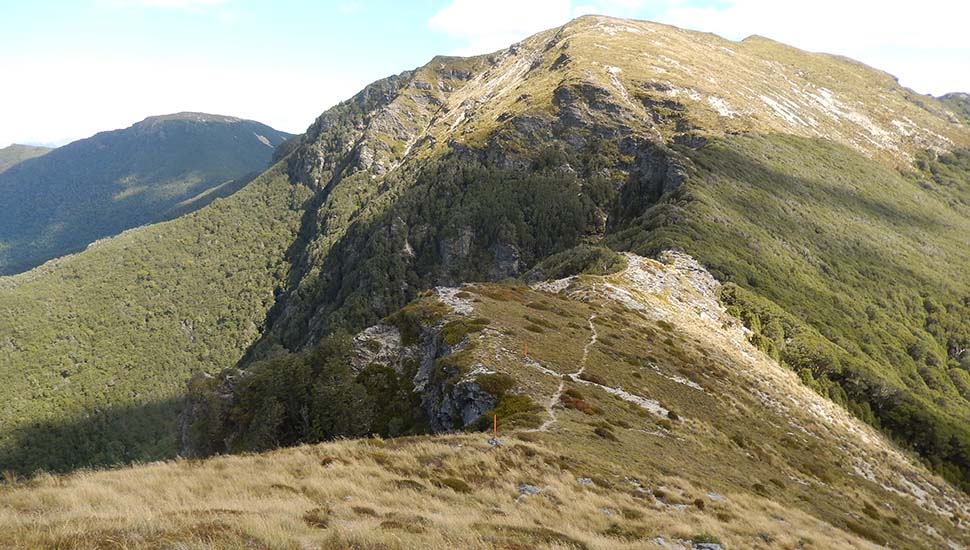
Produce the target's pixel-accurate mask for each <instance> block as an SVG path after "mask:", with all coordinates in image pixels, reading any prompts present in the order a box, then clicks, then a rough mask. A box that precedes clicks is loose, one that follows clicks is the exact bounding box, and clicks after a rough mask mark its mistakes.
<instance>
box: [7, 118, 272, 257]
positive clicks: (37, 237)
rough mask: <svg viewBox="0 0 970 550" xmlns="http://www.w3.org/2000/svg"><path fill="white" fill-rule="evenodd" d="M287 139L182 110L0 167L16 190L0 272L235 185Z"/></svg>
mask: <svg viewBox="0 0 970 550" xmlns="http://www.w3.org/2000/svg"><path fill="white" fill-rule="evenodd" d="M289 137H291V136H290V135H289V134H285V133H282V132H277V131H276V130H273V129H272V128H270V127H268V126H265V125H262V124H260V123H258V122H254V121H245V120H243V119H238V118H234V117H224V116H219V115H207V114H203V113H177V114H174V115H163V116H160V117H149V118H147V119H145V120H144V121H142V122H139V123H136V124H134V125H132V126H130V127H128V128H125V129H121V130H112V131H107V132H100V133H98V134H96V135H94V136H92V137H90V138H86V139H82V140H78V141H75V142H73V143H70V144H67V145H65V146H62V147H59V148H58V149H55V150H53V151H51V152H50V153H48V154H46V155H44V156H42V157H39V158H35V159H31V160H28V161H24V162H20V163H18V164H16V165H14V166H12V167H11V168H9V169H8V170H6V171H5V172H3V173H2V174H0V190H2V192H3V193H5V194H6V195H7V197H8V198H9V203H8V206H7V208H6V209H5V213H4V218H3V220H2V221H0V272H2V273H6V274H10V273H15V272H19V271H24V270H26V269H27V268H29V267H33V266H35V265H37V264H39V263H41V262H43V261H45V260H48V259H51V258H53V257H56V256H59V255H61V254H64V253H67V252H76V251H79V250H82V249H83V248H84V247H85V246H86V245H87V244H88V243H90V242H92V241H93V240H96V239H98V238H103V237H107V236H110V235H114V234H117V233H119V232H120V231H123V230H124V229H128V228H130V227H135V226H138V225H143V224H145V223H151V222H157V221H163V220H165V219H170V218H172V217H175V216H177V215H178V214H179V213H181V212H185V211H187V210H190V209H191V208H198V207H199V206H202V205H204V204H206V202H207V201H208V200H212V199H214V198H216V197H218V196H225V195H226V194H229V193H232V192H234V191H236V190H238V189H239V188H240V187H242V186H243V185H245V183H246V181H247V178H252V177H253V176H255V175H256V174H257V173H259V172H262V171H263V170H265V169H266V168H268V167H269V164H270V160H271V158H272V155H273V152H274V150H275V146H276V145H279V144H280V143H282V142H283V141H284V140H285V139H288V138H289ZM206 192H209V193H206ZM193 198H195V199H196V200H195V201H193V200H192V199H193ZM183 203H184V204H183Z"/></svg>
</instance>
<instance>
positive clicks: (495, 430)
mask: <svg viewBox="0 0 970 550" xmlns="http://www.w3.org/2000/svg"><path fill="white" fill-rule="evenodd" d="M492 439H498V415H497V414H493V415H492Z"/></svg>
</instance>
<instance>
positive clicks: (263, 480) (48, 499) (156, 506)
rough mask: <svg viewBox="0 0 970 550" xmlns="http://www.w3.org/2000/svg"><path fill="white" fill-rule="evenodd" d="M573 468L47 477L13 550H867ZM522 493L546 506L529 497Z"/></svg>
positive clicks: (799, 524) (215, 468)
mask: <svg viewBox="0 0 970 550" xmlns="http://www.w3.org/2000/svg"><path fill="white" fill-rule="evenodd" d="M565 452H568V448H566V447H564V446H563V444H562V443H560V442H559V441H558V440H557V439H556V438H550V439H548V440H546V439H543V440H541V441H539V442H535V443H528V442H525V441H521V440H518V439H517V438H515V437H509V438H506V439H505V444H504V445H502V446H499V447H493V446H490V445H488V444H487V443H486V442H485V438H484V437H483V436H480V435H456V436H440V437H427V438H407V439H400V440H389V441H382V440H362V441H341V442H334V443H328V444H324V445H317V446H306V447H300V448H294V449H287V450H281V451H276V452H272V453H266V454H263V455H251V456H230V457H219V458H214V459H211V460H207V461H175V462H167V463H158V464H149V465H143V466H137V467H134V468H131V469H124V470H115V471H103V472H81V473H76V474H73V475H69V476H64V477H53V476H41V477H38V478H36V479H33V480H31V481H29V482H26V483H23V484H20V485H17V486H12V487H11V486H7V487H4V488H3V490H2V491H0V527H2V529H0V546H2V547H5V548H7V547H10V548H157V547H163V546H166V545H170V546H172V547H178V548H239V547H241V546H247V547H254V548H330V547H358V548H415V547H421V548H442V549H444V548H455V547H459V548H490V547H496V546H506V547H533V546H534V547H543V548H643V547H644V544H651V542H650V541H651V540H652V539H653V538H654V537H657V536H663V537H665V538H666V539H668V540H670V539H676V538H680V539H684V540H686V539H690V538H691V537H694V536H697V535H701V534H704V533H718V536H719V538H720V539H721V540H722V541H725V542H726V543H728V544H729V545H730V546H732V547H740V546H741V545H742V544H743V543H742V541H749V540H752V539H753V538H761V539H763V540H771V541H773V542H772V544H774V545H775V546H773V547H782V548H783V547H792V548H794V547H797V545H798V543H799V541H800V540H805V538H806V536H805V535H807V534H809V533H811V537H812V538H813V540H814V541H815V543H816V544H818V546H817V547H819V548H833V547H840V546H848V545H864V544H863V543H862V542H861V541H859V540H858V539H855V538H853V537H851V536H850V535H848V534H846V533H844V532H840V531H838V530H835V529H834V528H833V529H831V530H830V531H829V532H820V530H819V528H818V525H817V523H818V522H817V520H815V519H814V518H811V517H810V516H807V515H805V514H791V511H789V510H782V509H780V508H779V507H778V506H777V505H774V504H772V503H770V502H767V501H765V500H763V499H758V498H752V497H750V496H741V495H737V496H735V495H732V496H731V497H729V498H728V500H727V501H725V502H714V501H712V500H711V499H710V498H709V497H706V496H704V495H705V493H704V492H703V491H702V490H701V489H698V488H696V487H694V486H693V485H692V484H691V483H689V482H687V481H686V480H683V479H680V478H677V477H673V476H669V477H664V478H663V489H659V488H658V489H656V490H655V491H647V490H644V491H643V492H640V491H637V490H636V487H635V486H634V485H633V484H630V483H623V482H622V481H619V480H618V481H616V482H612V481H609V480H604V479H597V478H596V476H594V477H593V479H595V480H596V482H595V483H596V484H590V485H584V484H581V483H579V482H577V475H581V474H582V472H583V471H584V468H585V466H584V465H582V464H577V465H575V466H574V467H573V468H570V467H568V466H567V465H565V464H564V463H563V458H562V456H563V453H565ZM596 467H597V466H596V465H593V466H592V468H593V469H594V470H595V468H596ZM448 478H454V479H461V480H464V481H465V482H466V483H467V484H468V485H469V486H470V488H471V490H470V492H467V493H466V492H463V491H455V490H453V489H451V488H449V487H447V486H445V484H443V483H441V481H442V480H444V479H448ZM523 483H528V484H530V485H534V486H536V487H539V488H540V489H541V492H540V493H539V494H537V495H523V494H521V493H520V491H519V486H520V484H523ZM601 485H605V486H601ZM654 493H656V494H657V495H660V497H661V498H657V497H655V496H654ZM697 499H701V501H702V502H705V503H706V504H705V505H702V506H703V509H702V508H701V507H699V506H698V505H697V504H695V500H697ZM680 507H683V509H682V510H680V509H678V508H680ZM774 514H777V515H779V516H780V515H782V514H784V516H785V517H786V518H787V522H786V523H781V522H778V521H774V520H773V519H772V515H774ZM799 533H802V534H803V535H802V536H799ZM732 542H733V543H734V544H731V543H732Z"/></svg>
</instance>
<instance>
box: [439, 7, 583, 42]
mask: <svg viewBox="0 0 970 550" xmlns="http://www.w3.org/2000/svg"><path fill="white" fill-rule="evenodd" d="M572 15H573V11H572V5H571V2H570V1H569V0H493V1H491V2H480V1H475V0H454V1H453V2H452V3H451V4H448V5H447V6H445V7H444V8H442V9H441V10H440V11H438V13H436V14H434V16H432V17H431V20H430V21H428V26H429V27H430V28H431V29H432V30H436V31H440V32H443V33H445V34H448V35H450V36H452V37H455V38H459V39H462V40H463V41H464V42H465V45H464V46H462V47H460V48H459V49H457V50H456V51H454V52H452V53H453V54H455V55H476V54H482V53H488V52H493V51H495V50H499V49H502V48H505V47H507V46H509V45H510V44H512V43H514V42H517V41H519V40H522V39H523V38H525V37H527V36H529V35H531V34H533V33H536V32H539V31H542V30H545V29H549V28H552V27H555V26H557V25H562V24H563V23H565V22H567V21H569V19H570V18H572Z"/></svg>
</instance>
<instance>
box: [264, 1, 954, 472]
mask: <svg viewBox="0 0 970 550" xmlns="http://www.w3.org/2000/svg"><path fill="white" fill-rule="evenodd" d="M873 97H878V98H879V101H873V100H872V99H871V98H873ZM954 116H955V115H953V113H952V111H951V110H949V109H948V107H947V104H946V103H942V102H938V101H937V100H935V99H934V98H931V97H924V96H917V95H916V94H914V93H912V92H911V91H910V90H907V89H905V88H902V87H900V86H899V85H898V84H897V83H896V82H895V80H894V79H892V78H891V77H890V76H888V75H886V74H885V73H882V72H880V71H877V70H874V69H871V68H869V67H866V66H864V65H861V64H859V63H856V62H853V61H851V60H847V59H844V58H840V57H834V56H829V55H820V54H810V53H806V52H802V51H799V50H795V49H793V48H790V47H787V46H784V45H781V44H777V43H775V42H771V41H768V40H765V39H761V38H757V37H756V38H751V39H748V40H744V41H742V42H739V43H734V42H730V41H725V40H723V39H720V38H718V37H715V36H711V35H705V34H699V33H692V32H687V31H681V30H679V29H674V28H671V27H665V26H662V25H655V24H650V23H642V22H629V21H621V20H613V19H608V18H598V17H590V18H581V19H579V20H577V21H574V22H572V23H570V24H567V25H566V26H564V27H562V28H560V29H554V30H551V31H547V32H545V33H540V34H538V35H536V36H534V37H532V38H529V39H527V40H525V41H523V42H522V43H519V44H516V45H514V46H512V47H511V48H509V49H508V50H506V51H503V52H499V53H496V54H494V55H491V56H482V57H478V58H470V59H454V58H438V59H436V60H434V61H432V63H430V64H429V65H427V66H425V67H423V68H420V69H418V70H416V71H412V72H408V73H403V74H402V75H399V76H397V77H393V78H391V79H388V80H386V81H381V82H378V83H375V84H374V85H372V86H371V87H369V88H368V89H366V90H365V91H363V92H362V93H361V94H360V95H358V96H357V97H356V98H354V99H353V100H351V101H349V102H347V103H345V104H342V105H341V106H338V107H337V108H335V109H333V110H332V111H329V112H328V113H326V114H325V115H324V116H323V117H321V119H320V120H319V121H318V122H317V124H316V125H315V126H314V127H311V129H310V131H308V133H307V135H306V136H305V137H304V141H303V145H302V146H301V148H299V149H298V150H297V151H296V152H295V153H294V155H293V156H292V157H290V174H291V176H292V177H294V178H296V179H298V180H300V181H303V182H304V183H306V184H307V185H308V186H311V187H317V188H319V189H320V190H321V191H320V192H319V193H318V195H317V199H318V201H319V206H317V207H315V208H314V210H315V212H316V216H315V217H311V218H307V220H305V221H306V222H307V223H305V224H304V229H303V231H302V232H301V241H300V242H299V243H298V245H297V248H296V257H297V258H298V259H297V261H296V265H295V269H294V270H293V271H292V272H291V273H292V278H291V280H290V282H289V285H288V288H287V292H286V293H285V294H284V295H283V296H282V297H281V300H280V301H279V302H278V303H277V306H276V308H274V314H273V315H271V317H270V322H269V325H268V327H269V329H268V331H267V333H266V334H265V335H264V336H263V338H262V339H261V341H260V342H259V343H258V344H257V346H256V347H255V348H254V352H253V353H252V354H251V355H250V357H249V358H248V360H247V362H246V364H248V363H249V362H251V361H254V360H260V359H262V358H267V357H272V356H273V355H274V354H276V353H277V352H278V351H279V349H280V348H281V347H282V348H286V349H289V350H291V351H297V352H298V351H300V350H304V349H309V348H312V347H313V346H315V345H316V343H317V342H318V341H319V339H320V338H321V337H323V336H324V335H326V334H328V333H330V332H331V331H333V330H334V329H339V328H343V329H349V330H351V331H356V330H359V329H361V328H363V327H364V326H367V325H368V324H371V323H373V322H375V321H376V320H378V319H379V318H381V317H382V316H383V315H386V314H388V313H390V312H391V311H394V310H395V309H396V308H399V307H401V306H403V305H404V304H405V303H407V302H408V301H409V300H410V299H412V298H414V297H415V296H416V294H417V292H418V290H419V289H421V288H429V287H431V286H434V285H436V284H452V283H454V282H458V281H469V280H495V279H502V278H504V277H509V276H515V275H518V274H521V273H522V272H524V271H525V270H527V269H528V268H530V267H531V266H532V265H534V264H535V263H536V262H538V261H540V260H542V259H543V258H544V257H545V256H547V255H549V254H553V253H557V252H560V251H564V250H568V249H570V248H572V247H574V246H576V245H578V244H581V243H583V242H598V241H602V242H603V243H605V244H607V245H609V246H611V247H613V248H616V249H618V250H635V251H638V252H641V253H645V254H653V253H657V252H659V251H661V250H664V249H667V248H675V249H684V250H687V251H688V252H690V253H692V254H694V255H695V256H696V257H697V258H698V259H699V260H700V261H701V262H702V263H703V264H704V265H708V266H710V267H711V268H712V269H713V270H714V271H715V273H716V274H717V275H718V276H719V277H721V278H722V279H724V280H727V281H732V282H734V283H736V284H737V285H740V288H741V289H742V291H743V292H740V293H739V294H738V296H737V297H735V299H736V300H737V301H738V303H737V304H735V306H736V308H737V309H738V312H739V314H744V315H745V319H746V320H747V321H749V322H750V323H752V328H753V329H754V330H755V332H756V335H755V337H754V338H755V339H756V340H757V341H758V342H759V345H761V346H762V347H763V348H765V349H766V350H767V351H769V352H770V353H773V354H775V355H776V356H777V357H779V358H780V359H782V360H783V361H784V362H785V363H786V364H787V365H789V366H790V367H791V368H793V369H794V370H796V371H798V372H799V373H800V374H801V376H802V377H803V379H804V380H805V382H806V384H808V385H810V386H812V387H815V388H816V389H818V391H820V392H822V393H824V394H826V395H828V396H830V397H831V398H832V399H834V400H836V401H837V402H839V403H841V404H843V405H844V406H846V407H848V408H850V409H852V410H853V411H854V412H855V413H856V414H857V415H858V416H860V417H861V418H864V419H866V420H867V421H869V422H871V423H873V424H874V425H878V426H880V427H883V428H884V429H886V430H887V431H888V432H889V433H891V434H892V435H893V436H894V437H897V438H898V439H899V440H900V441H901V442H902V443H903V444H904V445H906V446H911V447H912V448H914V449H916V450H918V451H919V452H920V453H922V454H923V456H924V457H925V458H926V460H927V461H928V464H930V465H932V467H934V468H935V469H936V470H937V471H939V472H941V473H944V474H945V475H946V476H947V477H948V479H950V480H952V481H953V482H955V483H958V484H961V485H964V486H965V485H966V484H967V483H968V480H970V477H968V476H970V428H968V427H967V426H970V424H968V422H967V420H968V417H970V401H968V399H970V394H968V393H967V388H968V387H970V386H968V384H967V382H968V380H967V372H968V371H967V370H966V361H967V351H966V350H967V349H968V342H970V327H968V324H967V323H968V322H967V319H968V316H967V307H968V302H967V298H968V294H967V289H966V284H965V278H964V277H963V276H962V272H963V266H965V265H967V262H968V261H970V258H967V252H966V247H965V246H964V245H965V243H964V241H965V239H964V237H963V236H964V235H965V234H966V231H967V229H968V228H967V221H966V220H967V219H968V216H967V205H968V199H970V197H968V194H967V193H968V188H970V186H968V181H970V180H968V174H970V165H968V164H967V158H968V155H967V152H966V151H967V149H966V146H967V145H968V144H970V133H968V131H967V128H966V127H965V126H963V125H961V124H957V123H955V122H954V120H955V119H954ZM755 318H757V319H755ZM795 334H797V335H798V336H799V338H798V339H796V341H795V344H794V345H791V346H788V345H787V344H788V339H789V338H790V337H792V335H795Z"/></svg>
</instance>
